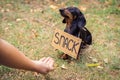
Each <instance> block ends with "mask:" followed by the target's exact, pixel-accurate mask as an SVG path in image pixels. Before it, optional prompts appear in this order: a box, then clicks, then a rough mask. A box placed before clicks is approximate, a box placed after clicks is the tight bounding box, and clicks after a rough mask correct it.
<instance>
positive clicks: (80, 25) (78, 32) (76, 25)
mask: <svg viewBox="0 0 120 80" xmlns="http://www.w3.org/2000/svg"><path fill="white" fill-rule="evenodd" d="M59 12H60V14H61V16H62V17H64V19H63V21H62V22H63V23H65V24H66V28H65V29H64V31H65V32H67V33H69V34H71V35H73V36H76V37H79V38H80V39H82V42H81V46H80V49H84V48H85V47H86V46H87V45H91V44H92V35H91V33H90V31H89V30H88V29H87V28H86V27H85V25H86V19H85V17H84V14H83V13H82V12H81V11H80V10H79V9H78V8H77V7H67V8H62V9H59ZM79 51H80V50H79ZM65 55H67V54H65ZM62 58H64V57H62Z"/></svg>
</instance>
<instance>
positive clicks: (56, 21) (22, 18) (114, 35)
mask: <svg viewBox="0 0 120 80" xmlns="http://www.w3.org/2000/svg"><path fill="white" fill-rule="evenodd" d="M29 1H30V0H25V1H24V0H1V1H0V37H1V38H3V39H5V40H7V41H8V42H9V43H11V44H13V45H14V46H16V47H17V48H19V49H20V50H21V51H22V52H24V54H25V55H26V56H28V57H29V58H31V59H37V60H38V59H40V58H41V57H44V56H51V57H53V58H54V60H55V62H56V63H55V70H54V71H53V72H50V73H49V74H48V75H46V76H43V75H41V74H39V75H38V76H36V75H35V74H34V73H33V72H30V71H24V70H17V69H11V68H8V67H4V66H1V67H0V80H119V79H120V77H119V75H120V63H119V62H120V56H119V55H120V53H119V52H120V27H119V26H120V22H119V21H120V7H119V1H118V0H113V4H108V3H109V2H111V0H107V2H108V3H106V2H105V0H95V1H93V2H90V1H87V2H85V1H82V0H81V2H80V1H79V0H76V1H74V0H71V1H69V0H66V1H65V2H64V3H62V0H59V1H56V2H52V1H49V0H48V2H47V1H46V0H45V1H40V0H35V1H30V2H29ZM116 1H118V2H116ZM51 5H54V7H55V8H51V7H50V6H51ZM63 6H64V7H65V6H76V7H78V8H80V9H81V11H82V12H83V13H84V15H85V17H86V19H87V25H86V27H87V28H88V29H89V30H90V32H91V33H92V36H93V44H92V45H91V46H90V47H89V48H87V49H85V50H83V51H82V53H83V55H81V56H79V59H78V60H74V59H73V60H72V61H71V62H70V63H68V61H67V60H62V59H60V58H59V57H58V56H59V55H60V54H61V51H55V50H54V49H53V47H52V46H51V44H50V43H51V40H52V37H53V32H54V28H58V29H61V30H63V29H64V26H65V25H64V24H62V17H61V16H60V14H59V11H58V9H59V8H61V7H63ZM95 59H96V60H97V62H99V63H101V65H100V66H101V67H102V68H97V67H87V66H86V63H90V64H91V63H94V60H95ZM106 59H107V63H106V62H105V60H106ZM62 65H65V67H66V68H67V69H66V70H65V69H62V68H61V66H62Z"/></svg>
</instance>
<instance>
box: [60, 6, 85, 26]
mask: <svg viewBox="0 0 120 80" xmlns="http://www.w3.org/2000/svg"><path fill="white" fill-rule="evenodd" d="M59 11H60V14H61V16H63V17H64V19H63V21H62V22H63V23H67V24H72V22H73V21H74V20H76V23H77V26H78V27H80V28H81V27H84V26H85V25H86V19H85V17H84V15H83V14H82V12H81V11H80V10H79V9H78V8H77V7H67V8H62V9H59Z"/></svg>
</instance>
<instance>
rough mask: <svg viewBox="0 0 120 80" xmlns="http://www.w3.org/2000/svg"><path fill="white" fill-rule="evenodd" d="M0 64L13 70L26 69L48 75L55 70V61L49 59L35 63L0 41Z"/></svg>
mask: <svg viewBox="0 0 120 80" xmlns="http://www.w3.org/2000/svg"><path fill="white" fill-rule="evenodd" d="M0 64H2V65H5V66H8V67H12V68H17V69H25V70H30V71H36V72H38V73H42V74H46V73H48V72H49V71H51V70H53V64H54V60H53V59H52V58H50V57H47V58H42V59H40V60H39V61H33V60H31V59H29V58H28V57H26V56H25V55H24V54H23V53H22V52H20V51H19V50H18V49H17V48H15V47H14V46H13V45H11V44H9V43H8V42H6V41H5V40H2V39H0Z"/></svg>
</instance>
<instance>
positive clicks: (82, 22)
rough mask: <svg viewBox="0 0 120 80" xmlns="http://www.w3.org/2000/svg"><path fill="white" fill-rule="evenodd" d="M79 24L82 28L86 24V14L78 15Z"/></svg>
mask: <svg viewBox="0 0 120 80" xmlns="http://www.w3.org/2000/svg"><path fill="white" fill-rule="evenodd" d="M77 25H78V27H79V28H82V27H84V26H85V25H86V19H85V17H84V15H80V16H78V18H77Z"/></svg>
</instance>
